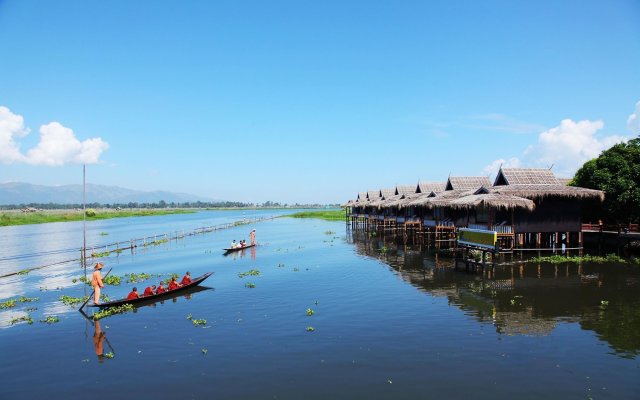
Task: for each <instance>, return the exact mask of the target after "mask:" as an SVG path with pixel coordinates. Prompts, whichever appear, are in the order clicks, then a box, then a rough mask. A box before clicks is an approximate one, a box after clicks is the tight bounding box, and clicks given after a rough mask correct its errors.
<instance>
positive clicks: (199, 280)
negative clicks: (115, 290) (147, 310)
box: [89, 272, 213, 308]
mask: <svg viewBox="0 0 640 400" xmlns="http://www.w3.org/2000/svg"><path fill="white" fill-rule="evenodd" d="M211 274H213V272H207V273H206V274H204V275H202V276H199V277H197V278H195V279H192V280H191V283H190V284H188V285H183V286H180V287H179V288H177V289H173V290H167V291H166V292H162V293H160V294H154V295H151V296H143V297H138V298H137V299H131V300H127V299H120V300H113V301H109V302H106V303H100V304H92V305H90V306H89V307H99V308H108V307H116V306H121V305H123V304H133V305H136V304H139V303H147V302H150V301H155V300H161V299H164V298H168V297H172V296H173V295H175V294H180V293H182V292H186V291H189V289H193V288H195V287H196V286H198V285H199V284H201V283H202V281H204V280H205V279H207V278H208V277H209V276H211Z"/></svg>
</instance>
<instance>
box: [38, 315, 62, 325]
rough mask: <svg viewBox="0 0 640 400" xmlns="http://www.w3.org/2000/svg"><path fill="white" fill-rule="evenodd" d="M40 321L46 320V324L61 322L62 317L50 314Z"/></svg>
mask: <svg viewBox="0 0 640 400" xmlns="http://www.w3.org/2000/svg"><path fill="white" fill-rule="evenodd" d="M40 322H44V323H46V324H55V323H58V322H60V318H58V317H57V316H56V315H49V316H48V317H46V318H45V319H41V320H40Z"/></svg>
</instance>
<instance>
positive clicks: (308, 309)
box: [307, 308, 316, 317]
mask: <svg viewBox="0 0 640 400" xmlns="http://www.w3.org/2000/svg"><path fill="white" fill-rule="evenodd" d="M315 313H316V312H315V311H313V310H312V309H310V308H307V315H308V316H309V317H310V316H312V315H313V314H315Z"/></svg>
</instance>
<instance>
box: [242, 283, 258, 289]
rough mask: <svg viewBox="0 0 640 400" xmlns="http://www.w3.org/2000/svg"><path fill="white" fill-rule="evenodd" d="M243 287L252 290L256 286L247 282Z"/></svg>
mask: <svg viewBox="0 0 640 400" xmlns="http://www.w3.org/2000/svg"><path fill="white" fill-rule="evenodd" d="M244 287H246V288H249V289H253V288H255V287H256V285H255V284H254V283H251V282H247V283H245V285H244Z"/></svg>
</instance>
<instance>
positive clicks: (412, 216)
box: [346, 168, 604, 251]
mask: <svg viewBox="0 0 640 400" xmlns="http://www.w3.org/2000/svg"><path fill="white" fill-rule="evenodd" d="M358 198H360V195H359V196H358ZM367 199H368V201H369V202H368V203H367V205H368V207H366V206H365V207H364V209H365V210H366V212H365V214H367V216H368V218H369V221H389V220H390V219H393V222H394V224H397V225H398V227H399V228H402V229H404V231H405V232H406V231H407V229H409V230H410V231H411V232H414V233H415V234H417V235H421V237H423V238H426V240H427V241H432V242H435V243H439V242H452V241H453V240H454V238H455V235H456V232H457V229H458V228H463V227H464V228H474V229H483V230H492V231H496V232H497V233H498V236H499V244H500V247H501V249H503V251H511V250H514V249H515V250H517V249H524V248H533V249H549V250H551V249H557V248H561V247H562V246H563V245H564V246H565V247H571V246H573V247H578V248H581V246H582V231H581V229H582V225H581V217H582V210H583V208H584V207H588V206H590V205H592V204H594V203H595V202H599V201H602V200H603V199H604V194H603V193H602V192H601V191H598V190H592V189H585V188H578V187H572V186H566V180H560V179H558V178H557V177H556V176H555V175H554V174H553V172H552V171H551V170H549V169H536V168H501V169H500V171H499V172H498V175H497V177H496V179H495V181H494V183H493V185H491V183H490V182H489V180H488V178H486V177H449V178H448V179H447V182H446V184H444V185H442V184H434V183H425V182H419V183H418V185H417V186H416V188H415V190H414V192H413V193H411V190H410V189H409V188H407V187H406V186H402V187H401V186H397V187H396V188H395V190H394V191H393V193H391V191H388V190H386V191H385V190H380V191H377V192H369V193H368V194H367ZM355 203H357V201H356V202H355ZM349 204H354V202H350V203H347V205H346V206H347V215H348V218H349V220H350V221H351V222H352V224H354V222H355V221H357V220H358V215H359V214H360V213H361V212H362V211H361V210H362V209H363V208H362V207H353V206H349ZM354 216H355V217H354ZM356 225H357V224H354V226H356ZM381 226H383V227H384V226H387V225H386V224H383V225H380V224H378V223H376V222H372V223H370V224H366V227H367V228H370V229H373V230H375V229H378V228H380V227H381Z"/></svg>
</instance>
